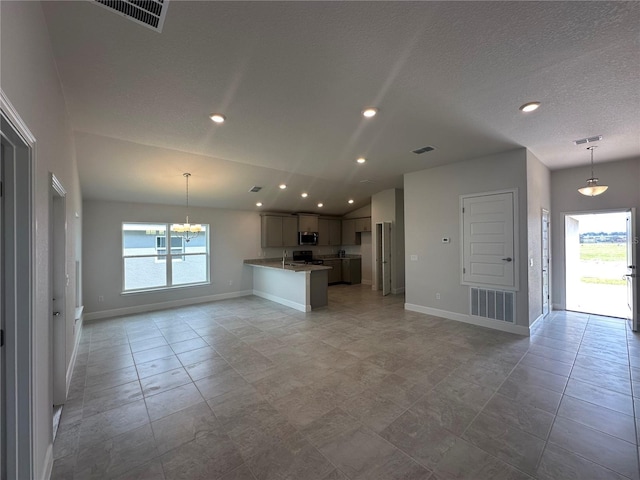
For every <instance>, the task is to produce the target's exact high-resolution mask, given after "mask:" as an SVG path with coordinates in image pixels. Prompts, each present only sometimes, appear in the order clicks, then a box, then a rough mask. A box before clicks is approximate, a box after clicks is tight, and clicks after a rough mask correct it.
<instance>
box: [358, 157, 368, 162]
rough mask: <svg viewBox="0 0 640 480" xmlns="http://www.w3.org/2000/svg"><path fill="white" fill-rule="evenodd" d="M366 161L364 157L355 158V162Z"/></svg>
mask: <svg viewBox="0 0 640 480" xmlns="http://www.w3.org/2000/svg"><path fill="white" fill-rule="evenodd" d="M366 161H367V159H366V158H364V157H360V158H359V159H357V160H356V162H358V163H364V162H366Z"/></svg>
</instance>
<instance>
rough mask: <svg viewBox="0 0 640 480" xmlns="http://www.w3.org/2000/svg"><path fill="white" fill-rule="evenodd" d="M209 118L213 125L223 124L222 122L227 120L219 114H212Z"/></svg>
mask: <svg viewBox="0 0 640 480" xmlns="http://www.w3.org/2000/svg"><path fill="white" fill-rule="evenodd" d="M209 118H210V119H211V120H213V122H214V123H224V121H225V120H226V119H227V117H225V116H224V115H222V114H221V113H212V114H211V115H209Z"/></svg>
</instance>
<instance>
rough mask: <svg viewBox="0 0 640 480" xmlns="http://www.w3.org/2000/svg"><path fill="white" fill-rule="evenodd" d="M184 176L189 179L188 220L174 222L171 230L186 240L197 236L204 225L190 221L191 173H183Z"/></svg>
mask: <svg viewBox="0 0 640 480" xmlns="http://www.w3.org/2000/svg"><path fill="white" fill-rule="evenodd" d="M182 176H183V177H184V178H186V180H187V221H186V222H185V223H174V224H173V225H171V231H172V232H176V233H178V234H180V236H181V237H182V238H184V241H185V242H188V241H190V240H191V239H193V238H196V237H197V236H198V234H199V233H200V232H201V231H202V225H200V224H199V223H198V224H193V225H192V224H190V223H189V177H190V176H191V174H190V173H183V174H182Z"/></svg>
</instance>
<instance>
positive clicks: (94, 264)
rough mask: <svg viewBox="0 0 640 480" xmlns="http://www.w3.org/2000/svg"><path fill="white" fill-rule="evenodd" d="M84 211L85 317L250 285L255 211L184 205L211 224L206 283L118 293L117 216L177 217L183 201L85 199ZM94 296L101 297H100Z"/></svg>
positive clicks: (256, 245) (256, 243) (236, 291)
mask: <svg viewBox="0 0 640 480" xmlns="http://www.w3.org/2000/svg"><path fill="white" fill-rule="evenodd" d="M84 211H85V221H84V230H83V239H84V246H85V247H84V262H83V263H84V272H83V278H84V300H85V306H86V313H87V318H89V319H92V318H100V317H104V316H111V315H114V314H117V313H119V312H127V311H129V312H131V311H136V309H140V308H141V307H143V308H154V306H155V307H156V308H159V307H162V306H167V303H169V304H176V305H178V304H181V303H195V302H197V301H198V299H200V300H201V301H207V300H212V299H215V298H224V297H225V296H234V295H240V294H243V293H247V292H249V291H251V289H252V271H251V268H250V267H245V266H244V264H243V261H244V260H245V259H247V258H256V257H257V255H256V254H257V253H258V252H260V216H259V215H256V213H255V212H249V211H246V212H245V211H235V210H219V209H213V208H195V207H193V208H190V209H189V217H190V218H191V219H192V220H193V221H197V222H198V223H204V224H208V225H209V226H210V229H211V233H210V235H211V236H210V261H211V264H210V276H211V284H210V285H206V286H201V287H191V288H176V289H171V290H164V291H157V292H147V293H138V294H128V295H122V222H170V223H171V222H180V221H183V220H184V207H172V206H166V205H149V204H139V203H121V202H99V201H86V202H85V204H84ZM281 254H282V251H281V250H280V255H281ZM98 297H103V298H104V300H103V301H102V302H99V301H98Z"/></svg>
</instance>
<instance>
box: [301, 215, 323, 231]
mask: <svg viewBox="0 0 640 480" xmlns="http://www.w3.org/2000/svg"><path fill="white" fill-rule="evenodd" d="M298 231H300V232H320V227H319V222H318V216H317V215H304V214H298Z"/></svg>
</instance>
